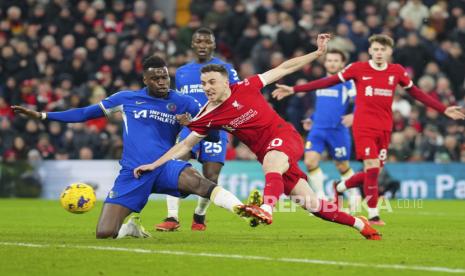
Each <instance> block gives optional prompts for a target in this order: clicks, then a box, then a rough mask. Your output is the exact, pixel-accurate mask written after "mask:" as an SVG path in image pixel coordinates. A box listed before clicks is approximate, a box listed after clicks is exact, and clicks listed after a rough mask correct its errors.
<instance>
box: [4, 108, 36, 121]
mask: <svg viewBox="0 0 465 276" xmlns="http://www.w3.org/2000/svg"><path fill="white" fill-rule="evenodd" d="M11 109H13V111H14V112H15V113H16V114H21V115H24V116H27V117H29V118H32V119H36V120H39V119H41V118H42V116H41V114H40V112H37V111H35V110H32V109H28V108H25V107H22V106H19V105H12V106H11Z"/></svg>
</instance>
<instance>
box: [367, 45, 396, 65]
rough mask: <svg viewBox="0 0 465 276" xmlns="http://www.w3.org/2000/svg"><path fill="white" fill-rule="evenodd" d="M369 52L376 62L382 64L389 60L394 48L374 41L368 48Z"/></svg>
mask: <svg viewBox="0 0 465 276" xmlns="http://www.w3.org/2000/svg"><path fill="white" fill-rule="evenodd" d="M368 53H369V54H370V56H371V59H372V60H373V61H374V62H375V63H376V64H380V65H381V64H384V63H386V62H388V60H389V59H390V58H391V55H392V48H391V47H389V46H386V45H383V44H381V43H379V42H373V43H372V44H371V46H370V48H369V49H368Z"/></svg>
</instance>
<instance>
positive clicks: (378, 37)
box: [368, 34, 394, 48]
mask: <svg viewBox="0 0 465 276" xmlns="http://www.w3.org/2000/svg"><path fill="white" fill-rule="evenodd" d="M368 42H370V46H371V44H373V43H374V42H378V43H379V44H381V45H383V46H389V47H391V48H394V40H392V38H391V37H389V36H387V35H385V34H375V35H372V36H370V38H368Z"/></svg>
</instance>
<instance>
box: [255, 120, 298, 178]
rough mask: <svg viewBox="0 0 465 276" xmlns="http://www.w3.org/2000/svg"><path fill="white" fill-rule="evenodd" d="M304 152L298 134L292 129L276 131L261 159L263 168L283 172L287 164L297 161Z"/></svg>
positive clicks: (266, 171)
mask: <svg viewBox="0 0 465 276" xmlns="http://www.w3.org/2000/svg"><path fill="white" fill-rule="evenodd" d="M303 152H304V147H303V141H302V137H301V136H300V134H299V133H298V132H297V131H296V130H294V129H289V130H284V131H282V132H280V133H277V134H276V135H275V136H274V137H273V138H272V139H270V141H269V142H268V146H267V149H266V153H265V154H264V156H263V158H260V156H259V160H262V165H263V170H264V172H265V173H268V172H279V173H284V172H286V171H287V170H288V169H289V165H290V164H292V163H293V162H298V161H299V160H300V158H302V155H303Z"/></svg>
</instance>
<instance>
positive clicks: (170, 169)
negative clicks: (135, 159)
mask: <svg viewBox="0 0 465 276" xmlns="http://www.w3.org/2000/svg"><path fill="white" fill-rule="evenodd" d="M158 170H159V174H158V176H157V178H156V179H155V180H154V184H153V186H152V191H151V192H152V193H157V194H166V195H171V196H175V197H186V196H187V195H189V194H190V193H189V192H186V191H184V190H183V189H182V186H180V183H181V182H182V180H183V179H184V178H183V177H182V176H183V174H184V172H185V171H186V170H187V171H191V170H193V171H195V172H197V171H196V170H194V169H192V165H191V164H190V163H188V162H186V161H183V160H169V161H168V162H166V163H165V164H163V165H162V166H161V167H160V168H158ZM197 173H198V172H197ZM198 174H199V175H200V173H198ZM142 177H144V175H142ZM194 184H195V183H194Z"/></svg>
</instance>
